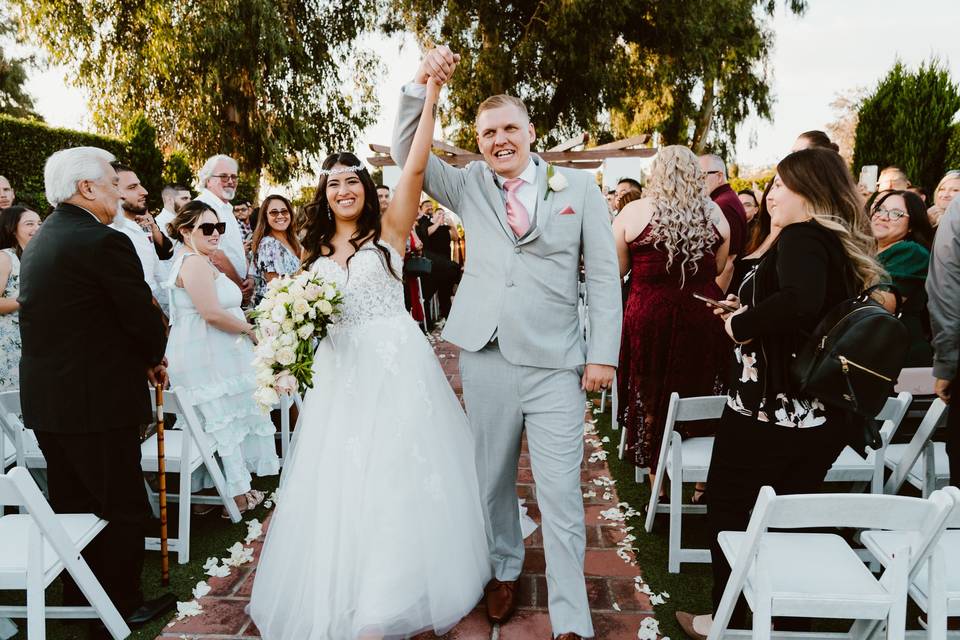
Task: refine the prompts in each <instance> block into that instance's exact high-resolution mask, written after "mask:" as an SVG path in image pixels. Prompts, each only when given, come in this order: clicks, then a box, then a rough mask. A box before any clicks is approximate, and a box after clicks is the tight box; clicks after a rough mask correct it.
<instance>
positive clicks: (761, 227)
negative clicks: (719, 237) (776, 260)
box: [729, 182, 780, 295]
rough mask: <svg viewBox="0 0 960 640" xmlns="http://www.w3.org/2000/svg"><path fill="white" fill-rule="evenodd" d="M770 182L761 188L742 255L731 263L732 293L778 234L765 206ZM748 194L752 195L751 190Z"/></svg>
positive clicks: (761, 257)
mask: <svg viewBox="0 0 960 640" xmlns="http://www.w3.org/2000/svg"><path fill="white" fill-rule="evenodd" d="M771 184H773V182H769V183H767V188H766V189H764V190H763V195H762V196H760V204H759V206H757V213H756V215H754V217H753V220H752V221H751V223H750V225H749V226H748V227H747V242H746V244H745V245H744V247H743V253H744V255H743V257H741V258H740V259H739V260H737V262H736V264H734V265H733V279H732V280H731V281H730V289H729V291H730V292H731V293H733V294H734V295H739V294H738V293H737V292H738V291H739V290H740V285H741V284H742V283H743V281H744V279H745V278H746V277H747V274H748V273H750V272H751V271H753V270H754V269H756V268H757V265H759V264H760V261H761V260H763V256H764V254H766V253H767V251H768V250H769V249H770V247H772V246H773V243H774V242H776V241H777V236H778V235H779V234H780V228H779V227H774V226H773V225H772V223H771V220H770V211H769V209H768V208H767V194H768V193H769V192H770V185H771ZM750 194H751V195H753V192H752V191H751V192H750ZM740 200H741V202H743V201H744V200H746V197H744V196H741V197H740ZM751 204H752V203H751ZM746 208H747V206H746V205H744V209H746Z"/></svg>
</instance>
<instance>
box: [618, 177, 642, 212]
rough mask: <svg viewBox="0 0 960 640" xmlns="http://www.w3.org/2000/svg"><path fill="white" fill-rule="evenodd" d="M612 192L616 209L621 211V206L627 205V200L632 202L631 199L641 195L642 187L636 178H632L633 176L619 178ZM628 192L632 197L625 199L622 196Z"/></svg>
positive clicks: (624, 196)
mask: <svg viewBox="0 0 960 640" xmlns="http://www.w3.org/2000/svg"><path fill="white" fill-rule="evenodd" d="M614 193H615V194H616V199H615V200H614V204H616V207H617V211H623V208H624V207H625V206H627V203H628V202H633V200H636V199H637V198H638V197H640V196H641V195H643V187H642V186H640V182H639V181H638V180H634V179H633V178H620V181H619V182H617V190H616V191H615V192H614ZM629 194H634V197H633V198H631V199H627V200H625V199H624V198H626V196H627V195H629Z"/></svg>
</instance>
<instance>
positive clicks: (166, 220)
mask: <svg viewBox="0 0 960 640" xmlns="http://www.w3.org/2000/svg"><path fill="white" fill-rule="evenodd" d="M232 210H233V209H232V208H231V211H232ZM175 217H176V215H175V214H174V213H173V212H172V211H170V210H169V209H167V208H166V207H164V208H163V210H162V211H161V212H160V213H158V214H157V217H156V218H155V220H156V222H157V226H158V227H160V233H162V234H163V235H165V236H167V238H170V232H168V231H167V225H168V224H170V223H171V222H173V219H174V218H175ZM170 240H171V242H172V241H173V238H170Z"/></svg>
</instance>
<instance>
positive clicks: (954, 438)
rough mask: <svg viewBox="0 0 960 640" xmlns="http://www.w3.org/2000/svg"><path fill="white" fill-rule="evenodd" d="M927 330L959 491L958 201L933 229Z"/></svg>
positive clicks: (953, 480) (952, 480) (952, 481)
mask: <svg viewBox="0 0 960 640" xmlns="http://www.w3.org/2000/svg"><path fill="white" fill-rule="evenodd" d="M927 296H928V297H929V300H930V301H929V304H928V309H929V310H930V329H931V330H932V333H933V377H934V378H936V384H935V387H934V388H935V389H936V392H937V395H938V396H940V398H941V399H942V400H943V401H944V402H946V403H947V404H949V405H950V409H949V412H948V413H947V457H948V459H949V460H950V484H952V485H953V486H955V487H960V410H958V409H957V406H958V405H954V404H953V403H952V400H953V392H954V390H955V389H956V388H957V384H958V382H957V380H958V369H957V359H958V356H960V313H957V310H958V309H960V198H954V199H953V201H952V202H951V203H950V206H949V207H947V211H946V213H944V214H943V216H942V218H941V223H940V225H938V227H937V233H936V237H935V239H934V243H933V252H932V256H931V258H930V272H929V273H928V274H927Z"/></svg>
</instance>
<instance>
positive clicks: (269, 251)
mask: <svg viewBox="0 0 960 640" xmlns="http://www.w3.org/2000/svg"><path fill="white" fill-rule="evenodd" d="M254 270H255V272H254V283H255V284H254V287H255V290H254V295H253V304H254V305H257V304H259V303H260V301H261V300H262V299H263V296H264V295H265V294H266V292H267V280H266V275H267V274H268V273H276V274H278V275H281V276H287V275H290V274H291V273H296V272H297V271H299V270H300V257H299V256H297V255H296V254H294V253H293V252H292V251H290V249H288V248H287V246H286V245H285V244H283V243H282V242H280V241H279V240H277V239H276V238H274V237H273V236H264V237H263V238H262V239H261V240H260V244H259V246H258V247H257V260H256V264H254Z"/></svg>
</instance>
